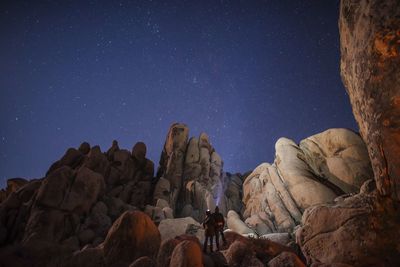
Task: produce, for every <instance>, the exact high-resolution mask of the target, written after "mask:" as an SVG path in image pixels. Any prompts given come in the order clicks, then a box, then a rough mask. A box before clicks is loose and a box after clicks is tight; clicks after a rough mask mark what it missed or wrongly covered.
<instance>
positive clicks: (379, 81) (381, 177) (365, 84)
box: [339, 0, 400, 201]
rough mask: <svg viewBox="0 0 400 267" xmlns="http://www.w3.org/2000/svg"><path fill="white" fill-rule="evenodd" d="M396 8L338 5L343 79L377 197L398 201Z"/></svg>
mask: <svg viewBox="0 0 400 267" xmlns="http://www.w3.org/2000/svg"><path fill="white" fill-rule="evenodd" d="M399 16H400V3H399V1H397V0H387V1H384V2H382V1H379V0H372V1H367V0H362V1H348V0H343V1H341V6H340V18H339V30H340V45H341V74H342V79H343V82H344V84H345V86H346V89H347V92H348V94H349V96H350V101H351V105H352V107H353V113H354V116H355V118H356V120H357V122H358V125H359V127H360V133H361V136H362V137H363V139H364V141H365V143H366V144H367V147H368V151H369V156H370V158H371V163H372V168H373V170H374V174H375V180H376V183H377V187H378V190H379V192H380V193H381V194H382V195H385V196H390V197H392V198H393V199H395V200H396V201H399V199H400V157H399V155H400V105H399V104H398V103H399V101H398V99H399V96H400V72H399V65H400V54H399V51H400V34H399V31H400V19H399Z"/></svg>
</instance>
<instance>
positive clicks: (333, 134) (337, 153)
mask: <svg viewBox="0 0 400 267" xmlns="http://www.w3.org/2000/svg"><path fill="white" fill-rule="evenodd" d="M300 149H301V150H302V151H303V152H304V155H305V156H306V161H307V163H308V165H309V166H310V167H311V168H312V170H313V172H314V173H315V174H316V175H317V176H319V177H322V178H325V179H327V180H328V181H330V182H331V183H333V184H335V185H337V186H338V187H339V188H340V189H341V190H343V192H344V193H354V192H358V190H359V188H360V187H361V185H362V184H363V183H364V182H365V181H366V180H368V179H370V178H371V177H372V169H371V162H370V160H369V157H368V151H367V147H366V145H365V144H364V142H363V140H362V139H361V137H360V136H359V135H357V134H356V133H354V132H352V131H350V130H347V129H329V130H326V131H324V132H322V133H319V134H316V135H313V136H310V137H308V138H306V139H304V140H302V141H301V142H300Z"/></svg>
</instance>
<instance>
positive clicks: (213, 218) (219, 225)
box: [203, 206, 226, 253]
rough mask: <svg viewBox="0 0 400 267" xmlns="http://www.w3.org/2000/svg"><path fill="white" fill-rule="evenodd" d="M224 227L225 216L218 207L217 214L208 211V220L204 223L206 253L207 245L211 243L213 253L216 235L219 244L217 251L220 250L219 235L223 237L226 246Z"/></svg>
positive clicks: (205, 250) (204, 249) (216, 208)
mask: <svg viewBox="0 0 400 267" xmlns="http://www.w3.org/2000/svg"><path fill="white" fill-rule="evenodd" d="M224 226H225V219H224V216H223V215H222V214H221V213H220V212H219V208H218V206H217V207H215V212H214V213H211V211H210V210H207V211H206V218H205V219H204V222H203V227H204V229H205V233H204V234H205V239H204V247H203V251H204V253H206V252H207V244H208V241H210V251H211V252H212V251H213V239H214V235H215V241H216V244H217V250H219V235H221V237H222V241H223V243H224V245H225V244H226V240H225V236H224Z"/></svg>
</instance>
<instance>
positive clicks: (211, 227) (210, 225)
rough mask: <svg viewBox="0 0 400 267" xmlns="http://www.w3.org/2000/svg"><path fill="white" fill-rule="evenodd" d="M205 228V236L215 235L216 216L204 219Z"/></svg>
mask: <svg viewBox="0 0 400 267" xmlns="http://www.w3.org/2000/svg"><path fill="white" fill-rule="evenodd" d="M203 227H204V229H205V230H206V231H205V235H206V236H213V235H215V220H214V216H212V215H209V216H207V217H206V218H205V219H204V222H203Z"/></svg>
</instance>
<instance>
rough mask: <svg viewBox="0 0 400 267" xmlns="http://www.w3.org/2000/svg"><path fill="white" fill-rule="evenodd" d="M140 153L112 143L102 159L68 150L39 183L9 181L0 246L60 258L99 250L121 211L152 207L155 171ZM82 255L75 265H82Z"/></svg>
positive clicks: (141, 148) (85, 148) (0, 208)
mask: <svg viewBox="0 0 400 267" xmlns="http://www.w3.org/2000/svg"><path fill="white" fill-rule="evenodd" d="M145 153H146V148H145V145H144V144H143V143H140V142H139V143H137V144H136V145H135V146H134V148H133V151H132V154H131V153H130V152H129V151H127V150H120V149H119V147H118V143H117V142H116V141H114V143H113V147H112V148H111V149H110V150H109V151H108V152H107V153H102V152H101V150H100V148H99V147H98V146H94V147H90V145H89V144H88V143H86V142H85V143H83V144H82V145H81V146H80V147H79V149H75V148H70V149H68V150H67V152H66V153H65V155H64V156H63V157H62V158H61V159H60V160H59V161H57V162H55V163H54V164H53V165H52V166H51V167H50V169H49V170H48V172H47V175H46V177H44V178H42V179H37V180H31V181H26V180H23V179H10V180H9V182H8V184H9V185H8V188H7V190H5V191H6V193H7V198H6V199H5V200H4V201H2V202H1V204H0V246H1V245H11V244H18V245H21V246H22V249H23V250H28V251H30V250H34V251H36V248H42V249H45V248H46V247H53V248H55V249H56V248H57V251H58V252H57V253H59V254H60V255H61V254H63V253H64V252H65V253H67V252H68V253H71V252H73V251H79V250H80V249H81V248H83V247H85V246H88V245H89V246H97V245H99V244H101V243H102V242H103V241H104V238H105V237H106V235H107V233H108V230H109V229H110V227H111V225H112V223H113V222H114V221H115V220H116V219H117V218H118V217H119V216H120V215H121V214H122V213H123V212H124V211H126V210H134V209H140V208H144V206H145V205H146V204H149V203H150V201H151V192H152V178H153V175H154V169H153V168H154V165H153V163H152V162H151V161H150V160H148V159H146V158H145ZM60 251H64V252H60ZM35 253H36V252H35ZM87 253H89V252H82V253H80V254H79V255H80V256H79V257H80V258H79V257H78V258H76V259H82V260H83V261H85V260H84V259H85V257H86V256H85V255H87ZM36 254H37V255H36V256H35V257H36V258H38V257H39V258H40V257H42V256H43V257H45V256H44V255H42V253H36ZM37 260H39V259H37ZM46 260H47V259H46V258H42V259H40V261H43V262H46Z"/></svg>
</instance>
